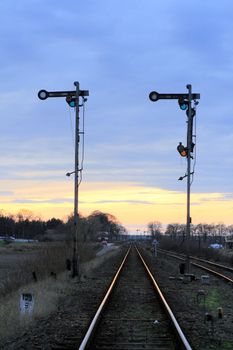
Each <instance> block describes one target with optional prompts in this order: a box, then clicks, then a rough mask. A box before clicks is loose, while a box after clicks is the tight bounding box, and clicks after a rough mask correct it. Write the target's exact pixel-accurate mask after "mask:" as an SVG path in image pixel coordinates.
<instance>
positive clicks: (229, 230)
mask: <svg viewBox="0 0 233 350" xmlns="http://www.w3.org/2000/svg"><path fill="white" fill-rule="evenodd" d="M147 227H148V232H149V233H150V234H151V235H152V236H154V237H159V236H160V235H161V234H162V224H161V223H160V222H159V221H151V222H150V223H148V225H147ZM190 230H191V235H192V236H199V237H203V238H204V239H205V237H207V236H226V235H230V234H233V224H232V225H225V224H223V223H218V224H206V223H199V224H196V225H193V224H191V227H190ZM185 232H186V225H185V224H179V223H172V224H168V225H167V227H166V230H165V231H164V232H163V233H164V234H165V235H169V236H170V237H172V238H176V237H178V236H182V235H185Z"/></svg>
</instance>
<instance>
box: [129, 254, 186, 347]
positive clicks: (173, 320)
mask: <svg viewBox="0 0 233 350" xmlns="http://www.w3.org/2000/svg"><path fill="white" fill-rule="evenodd" d="M135 248H136V250H137V252H138V254H139V256H140V259H141V261H142V263H143V265H144V267H145V269H146V271H147V273H148V275H149V276H150V278H151V281H152V283H153V286H154V287H155V289H156V291H157V293H158V295H159V297H160V299H161V301H162V303H163V306H164V307H165V309H166V312H167V313H168V315H169V317H170V319H171V320H172V323H173V326H174V328H175V330H176V333H177V334H178V337H179V340H180V341H181V342H182V345H183V346H184V347H185V349H186V350H192V348H191V346H190V344H189V342H188V340H187V338H186V337H185V335H184V333H183V331H182V329H181V328H180V325H179V323H178V321H177V320H176V318H175V316H174V314H173V312H172V310H171V308H170V306H169V305H168V303H167V301H166V299H165V298H164V296H163V293H162V292H161V290H160V288H159V286H158V284H157V282H156V281H155V279H154V277H153V275H152V273H151V272H150V270H149V268H148V266H147V264H146V263H145V261H144V259H143V257H142V255H141V254H140V252H139V250H138V249H137V247H135Z"/></svg>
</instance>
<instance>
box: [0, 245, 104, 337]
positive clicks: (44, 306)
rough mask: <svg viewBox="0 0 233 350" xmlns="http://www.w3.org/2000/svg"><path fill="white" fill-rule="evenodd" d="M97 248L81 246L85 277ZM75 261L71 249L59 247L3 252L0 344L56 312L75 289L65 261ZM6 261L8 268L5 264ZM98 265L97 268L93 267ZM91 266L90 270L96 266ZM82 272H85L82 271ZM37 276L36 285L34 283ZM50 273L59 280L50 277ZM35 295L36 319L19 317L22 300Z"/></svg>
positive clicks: (14, 248)
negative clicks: (24, 295)
mask: <svg viewBox="0 0 233 350" xmlns="http://www.w3.org/2000/svg"><path fill="white" fill-rule="evenodd" d="M98 249H99V245H98V244H85V245H83V244H82V245H79V256H80V261H81V262H82V261H84V262H85V263H84V265H85V269H84V271H85V273H86V271H87V270H88V268H87V266H88V264H90V263H88V261H92V259H93V258H94V257H95V254H96V251H97V250H98ZM71 257H72V245H71V246H70V245H66V244H65V243H64V242H59V243H43V244H41V243H38V244H27V245H25V244H21V245H16V244H12V245H9V246H5V247H4V248H2V247H1V248H0V272H1V267H2V266H4V267H6V264H9V266H8V268H7V269H6V268H5V269H4V275H3V274H2V278H1V281H0V322H1V327H0V340H3V339H6V338H9V337H10V336H11V335H12V336H13V335H15V333H16V332H17V331H20V330H22V328H23V329H25V327H27V325H29V324H31V323H32V321H33V320H35V319H38V318H41V317H45V316H47V315H49V314H50V313H51V312H53V311H55V310H56V309H57V306H58V301H59V300H60V298H62V297H64V296H65V295H66V294H69V291H71V290H72V289H73V288H75V283H74V280H72V279H71V277H70V271H66V270H65V269H66V259H68V258H69V259H70V258H71ZM4 259H5V265H4V261H3V260H4ZM94 265H95V264H94ZM94 265H93V263H92V264H90V266H91V267H93V266H94ZM81 270H82V269H81ZM33 272H35V274H36V277H37V281H35V280H34V279H33V276H32V273H33ZM51 272H53V273H55V274H56V276H55V277H54V275H53V276H50V274H51ZM22 293H30V294H33V296H34V299H35V305H34V311H33V316H30V317H29V316H22V315H21V314H20V296H21V294H22Z"/></svg>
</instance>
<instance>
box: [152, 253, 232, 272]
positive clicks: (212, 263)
mask: <svg viewBox="0 0 233 350" xmlns="http://www.w3.org/2000/svg"><path fill="white" fill-rule="evenodd" d="M158 251H161V252H165V253H169V254H175V253H173V252H170V251H169V250H165V249H158ZM179 255H180V256H183V257H185V254H179ZM189 257H190V259H193V260H197V261H201V262H203V263H205V264H209V265H212V266H216V267H219V268H221V269H223V270H226V271H230V272H233V268H232V267H230V266H226V265H222V264H218V263H215V262H213V261H209V260H205V259H202V258H198V257H197V256H192V255H190V256H189Z"/></svg>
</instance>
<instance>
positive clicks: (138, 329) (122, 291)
mask: <svg viewBox="0 0 233 350" xmlns="http://www.w3.org/2000/svg"><path fill="white" fill-rule="evenodd" d="M84 349H92V350H95V349H101V350H116V349H121V350H123V349H127V350H130V349H135V350H141V349H150V350H152V349H160V350H172V349H174V350H175V349H176V350H184V349H186V350H191V346H190V345H189V343H188V341H187V339H186V337H185V335H184V333H183V332H182V330H181V328H180V326H179V324H178V322H177V321H176V319H175V316H174V315H173V313H172V311H171V309H170V307H169V306H168V304H167V302H166V300H165V298H164V296H163V295H162V292H161V291H160V289H159V287H158V285H157V283H156V281H155V280H154V278H153V276H152V274H151V272H150V270H149V268H148V267H147V265H146V263H145V261H144V260H143V258H142V256H141V254H140V253H139V251H138V250H137V248H135V247H133V248H130V249H129V250H128V252H127V254H126V256H125V258H124V260H123V262H122V264H121V265H120V267H119V269H118V271H117V273H116V275H115V277H114V278H113V281H112V283H111V285H110V287H109V289H108V291H107V293H106V295H105V297H104V299H103V301H102V302H101V304H100V306H99V308H98V310H97V312H96V314H95V316H94V318H93V320H92V321H91V323H90V325H89V328H88V330H87V332H86V335H85V336H84V338H83V341H82V343H81V344H80V346H79V350H84Z"/></svg>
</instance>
